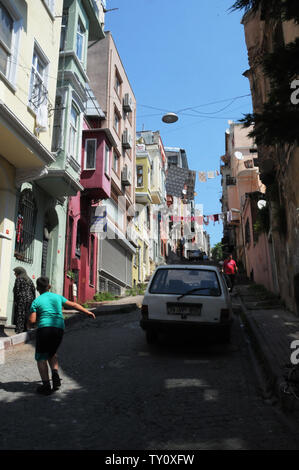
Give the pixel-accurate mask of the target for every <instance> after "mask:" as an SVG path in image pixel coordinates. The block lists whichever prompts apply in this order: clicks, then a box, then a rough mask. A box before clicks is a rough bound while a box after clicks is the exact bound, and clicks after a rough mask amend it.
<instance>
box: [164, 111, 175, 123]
mask: <svg viewBox="0 0 299 470" xmlns="http://www.w3.org/2000/svg"><path fill="white" fill-rule="evenodd" d="M178 119H179V118H178V116H177V115H176V114H175V113H167V114H164V116H163V117H162V121H163V122H166V124H172V123H173V122H176V121H177V120H178Z"/></svg>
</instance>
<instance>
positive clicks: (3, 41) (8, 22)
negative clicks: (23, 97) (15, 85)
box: [0, 2, 14, 76]
mask: <svg viewBox="0 0 299 470" xmlns="http://www.w3.org/2000/svg"><path fill="white" fill-rule="evenodd" d="M13 23H14V22H13V18H12V16H11V15H10V14H9V12H8V10H7V9H6V8H5V6H4V5H3V4H2V2H0V71H1V72H2V73H3V74H4V75H5V76H6V75H7V74H8V65H9V58H10V56H11V46H12V35H13Z"/></svg>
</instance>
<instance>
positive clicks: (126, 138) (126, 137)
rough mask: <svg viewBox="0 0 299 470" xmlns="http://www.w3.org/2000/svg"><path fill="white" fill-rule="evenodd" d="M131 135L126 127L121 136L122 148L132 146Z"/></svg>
mask: <svg viewBox="0 0 299 470" xmlns="http://www.w3.org/2000/svg"><path fill="white" fill-rule="evenodd" d="M132 143H133V142H132V136H131V134H130V132H129V131H128V129H126V130H125V131H124V133H123V136H122V145H123V147H124V148H126V149H130V148H132Z"/></svg>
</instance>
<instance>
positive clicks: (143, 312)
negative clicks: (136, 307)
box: [141, 305, 148, 320]
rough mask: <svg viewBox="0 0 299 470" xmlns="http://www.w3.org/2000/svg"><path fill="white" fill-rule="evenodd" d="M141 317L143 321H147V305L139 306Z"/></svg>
mask: <svg viewBox="0 0 299 470" xmlns="http://www.w3.org/2000/svg"><path fill="white" fill-rule="evenodd" d="M141 315H142V318H143V320H147V319H148V306H147V305H142V306H141Z"/></svg>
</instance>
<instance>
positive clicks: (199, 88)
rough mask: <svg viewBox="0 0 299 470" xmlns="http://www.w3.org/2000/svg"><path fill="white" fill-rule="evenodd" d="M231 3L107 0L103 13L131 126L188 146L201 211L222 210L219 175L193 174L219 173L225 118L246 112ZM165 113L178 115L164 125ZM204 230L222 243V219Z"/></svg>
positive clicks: (241, 41) (241, 52) (241, 49)
mask: <svg viewBox="0 0 299 470" xmlns="http://www.w3.org/2000/svg"><path fill="white" fill-rule="evenodd" d="M233 1H234V0H185V1H182V0H107V9H109V8H118V10H114V11H110V12H108V13H107V14H106V26H105V28H106V30H109V31H111V33H112V35H113V38H114V41H115V43H116V46H117V49H118V52H119V54H120V57H121V59H122V62H123V65H124V67H125V70H126V72H127V75H128V78H129V81H130V83H131V86H132V89H133V91H134V94H135V97H136V100H137V131H138V130H142V129H144V130H153V131H157V130H159V131H160V134H161V138H162V141H163V144H164V146H170V147H181V148H184V149H185V150H186V152H187V157H188V163H189V168H190V169H191V170H195V171H196V172H197V178H196V186H195V191H196V192H197V196H196V198H195V202H196V203H197V204H203V211H204V214H205V215H213V214H218V213H220V212H221V204H220V202H219V199H220V197H221V177H220V176H218V177H216V178H214V179H209V180H207V182H206V183H200V182H199V180H198V172H199V171H212V170H216V169H218V171H219V167H220V156H221V155H223V154H224V152H225V147H224V134H225V130H226V129H227V128H228V120H230V119H231V120H235V121H236V120H238V119H239V118H241V117H242V115H243V114H245V113H247V112H250V111H251V97H250V96H244V95H250V88H249V82H248V80H247V79H246V78H245V77H244V76H243V75H242V74H243V72H244V71H245V70H247V69H248V68H249V66H248V59H247V50H246V45H245V37H244V29H243V26H242V25H241V24H240V21H241V18H242V14H241V13H240V12H234V13H229V12H228V9H229V8H230V6H231V5H232V4H233ZM240 96H243V98H237V97H240ZM211 103H213V104H211ZM167 111H171V112H177V113H178V116H179V120H178V121H177V122H176V123H174V124H165V123H163V122H162V120H161V118H162V115H163V114H164V112H167ZM204 113H206V114H204ZM206 230H207V232H208V233H209V234H210V236H211V246H214V245H215V244H216V243H217V242H219V241H221V238H222V224H221V223H220V224H218V223H217V222H216V224H215V225H214V224H213V223H211V222H210V224H209V225H208V226H207V227H206Z"/></svg>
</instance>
